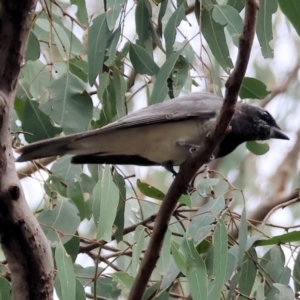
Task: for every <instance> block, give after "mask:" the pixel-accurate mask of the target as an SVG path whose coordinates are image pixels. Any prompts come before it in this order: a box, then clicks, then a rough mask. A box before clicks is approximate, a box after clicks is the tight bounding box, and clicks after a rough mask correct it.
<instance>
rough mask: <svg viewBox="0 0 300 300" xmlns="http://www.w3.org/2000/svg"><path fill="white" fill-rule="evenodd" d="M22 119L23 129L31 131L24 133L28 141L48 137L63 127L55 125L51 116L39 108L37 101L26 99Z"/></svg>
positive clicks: (31, 141)
mask: <svg viewBox="0 0 300 300" xmlns="http://www.w3.org/2000/svg"><path fill="white" fill-rule="evenodd" d="M21 121H22V129H23V130H24V131H26V132H29V133H31V134H26V135H24V137H25V139H26V141H27V142H28V143H33V142H36V141H40V140H44V139H48V138H51V137H54V136H55V135H57V134H59V133H60V132H61V128H57V127H54V126H53V125H52V123H51V121H50V119H49V117H48V116H47V115H45V114H44V113H43V112H42V111H41V110H40V109H39V104H38V103H37V102H36V101H32V100H28V99H26V100H25V106H24V109H23V115H22V118H21Z"/></svg>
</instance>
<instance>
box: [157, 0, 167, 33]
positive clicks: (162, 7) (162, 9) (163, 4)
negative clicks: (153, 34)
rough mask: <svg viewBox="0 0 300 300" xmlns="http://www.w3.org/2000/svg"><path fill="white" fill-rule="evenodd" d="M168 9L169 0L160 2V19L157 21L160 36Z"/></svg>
mask: <svg viewBox="0 0 300 300" xmlns="http://www.w3.org/2000/svg"><path fill="white" fill-rule="evenodd" d="M167 7H168V0H163V1H161V2H160V9H159V13H158V19H157V27H158V28H157V31H158V33H159V36H160V37H161V36H162V19H163V17H164V15H165V13H166V10H167Z"/></svg>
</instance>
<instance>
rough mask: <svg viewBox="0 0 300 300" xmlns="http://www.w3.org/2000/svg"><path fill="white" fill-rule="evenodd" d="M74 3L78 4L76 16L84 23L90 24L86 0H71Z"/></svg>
mask: <svg viewBox="0 0 300 300" xmlns="http://www.w3.org/2000/svg"><path fill="white" fill-rule="evenodd" d="M71 3H72V4H75V5H77V12H76V17H77V19H78V21H79V22H80V23H82V24H84V25H88V23H89V19H88V14H87V11H86V5H85V0H71Z"/></svg>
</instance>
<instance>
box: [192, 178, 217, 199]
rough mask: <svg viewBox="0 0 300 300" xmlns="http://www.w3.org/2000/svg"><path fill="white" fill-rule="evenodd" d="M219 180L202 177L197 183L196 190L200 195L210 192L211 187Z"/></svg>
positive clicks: (206, 194) (205, 195)
mask: <svg viewBox="0 0 300 300" xmlns="http://www.w3.org/2000/svg"><path fill="white" fill-rule="evenodd" d="M219 182H220V179H219V178H203V179H200V180H199V182H198V184H197V191H198V192H199V194H200V195H201V196H202V197H207V196H208V195H210V194H211V187H213V186H216V185H217V184H218V183H219Z"/></svg>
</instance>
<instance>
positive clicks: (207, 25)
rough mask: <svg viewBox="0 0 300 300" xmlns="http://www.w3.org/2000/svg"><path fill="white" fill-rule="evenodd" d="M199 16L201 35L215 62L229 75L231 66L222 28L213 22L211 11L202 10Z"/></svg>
mask: <svg viewBox="0 0 300 300" xmlns="http://www.w3.org/2000/svg"><path fill="white" fill-rule="evenodd" d="M201 16H202V18H201V30H202V34H203V36H204V38H205V40H206V42H207V44H208V46H209V48H210V50H211V52H212V54H213V55H214V57H215V58H216V60H217V62H218V63H219V64H220V66H221V67H222V68H223V69H224V71H225V72H227V73H229V71H230V69H231V68H232V67H233V64H232V61H231V59H230V54H229V50H228V47H227V43H226V38H225V33H224V26H223V25H221V24H219V23H217V22H216V21H215V20H214V18H213V16H212V10H207V9H204V10H203V11H202V15H201Z"/></svg>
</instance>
